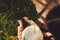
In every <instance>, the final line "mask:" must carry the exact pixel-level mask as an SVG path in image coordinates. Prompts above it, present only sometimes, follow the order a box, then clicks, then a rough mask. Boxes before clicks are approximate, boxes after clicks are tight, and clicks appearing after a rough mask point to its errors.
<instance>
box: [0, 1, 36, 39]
mask: <svg viewBox="0 0 60 40" xmlns="http://www.w3.org/2000/svg"><path fill="white" fill-rule="evenodd" d="M36 13H37V12H36V8H35V5H34V4H33V3H32V1H31V0H0V40H15V36H17V26H18V22H17V20H19V19H21V18H22V17H23V16H27V17H29V18H30V19H31V18H32V19H34V18H36ZM31 16H32V17H31Z"/></svg>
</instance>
